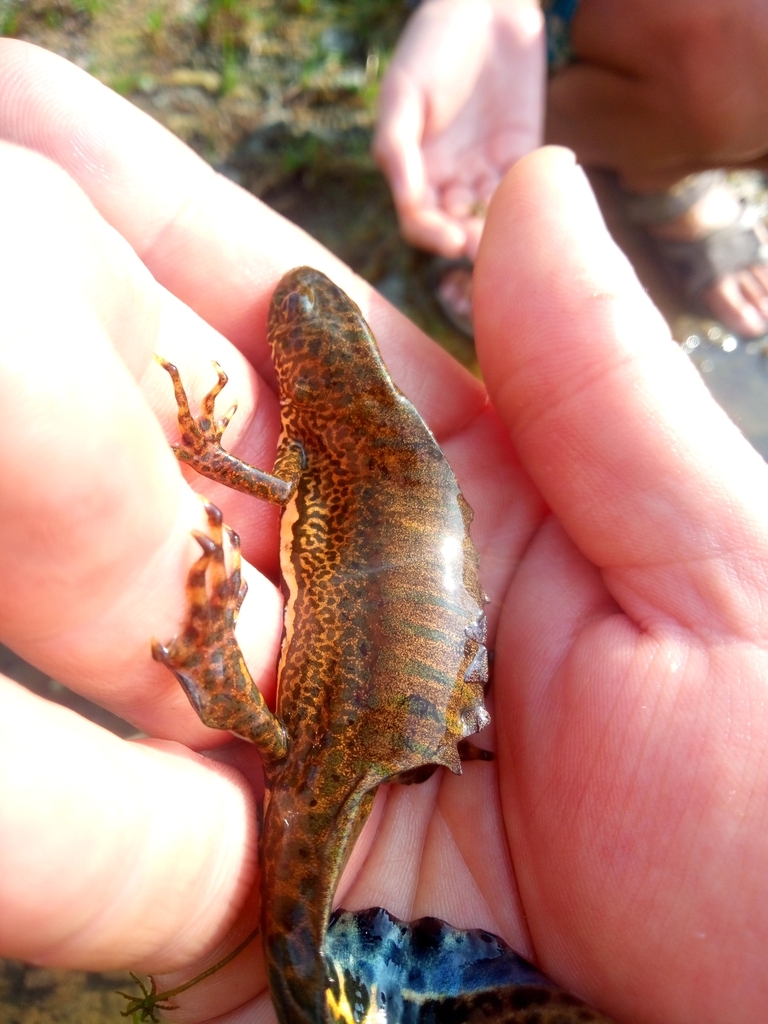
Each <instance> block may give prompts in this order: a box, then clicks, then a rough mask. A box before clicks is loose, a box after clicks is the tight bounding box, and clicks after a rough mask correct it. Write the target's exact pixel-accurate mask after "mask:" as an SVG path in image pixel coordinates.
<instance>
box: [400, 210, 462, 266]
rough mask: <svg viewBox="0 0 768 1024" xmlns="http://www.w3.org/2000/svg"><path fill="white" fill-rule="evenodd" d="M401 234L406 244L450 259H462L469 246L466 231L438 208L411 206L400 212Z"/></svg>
mask: <svg viewBox="0 0 768 1024" xmlns="http://www.w3.org/2000/svg"><path fill="white" fill-rule="evenodd" d="M398 217H399V220H400V232H401V234H402V236H403V238H404V239H405V240H406V242H410V244H411V245H414V246H416V248H418V249H426V250H427V252H435V253H439V254H440V255H441V256H445V257H447V258H449V259H453V258H454V257H456V256H461V255H462V253H463V252H464V248H465V246H466V231H465V230H464V227H463V226H462V224H461V223H460V222H459V221H457V220H456V219H455V218H454V217H453V216H452V215H451V214H449V213H445V212H444V211H443V210H441V209H439V208H438V207H431V206H430V207H425V206H420V207H418V208H417V207H411V208H410V209H402V210H398Z"/></svg>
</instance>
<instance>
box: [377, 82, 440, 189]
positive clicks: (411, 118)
mask: <svg viewBox="0 0 768 1024" xmlns="http://www.w3.org/2000/svg"><path fill="white" fill-rule="evenodd" d="M423 133H424V96H423V94H422V93H421V92H419V90H418V89H417V88H416V85H415V84H414V83H413V82H412V81H411V79H410V78H409V77H408V76H407V75H405V74H403V73H402V72H401V71H399V70H398V69H396V68H395V69H393V71H392V73H391V74H388V75H387V77H386V78H385V79H384V82H383V83H382V86H381V93H380V94H379V109H378V122H377V125H376V133H375V135H374V139H373V155H374V156H375V158H376V160H377V162H378V164H379V166H380V167H381V169H382V171H383V172H384V174H385V175H386V178H387V180H388V182H389V187H390V188H391V189H392V194H393V196H394V200H395V205H396V206H397V207H398V209H400V208H401V207H404V208H409V207H412V206H417V205H418V204H419V203H420V202H423V199H424V195H425V192H426V187H427V184H426V175H425V168H424V154H423V152H422V149H421V139H422V135H423Z"/></svg>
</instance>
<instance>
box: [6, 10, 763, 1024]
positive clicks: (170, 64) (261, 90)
mask: <svg viewBox="0 0 768 1024" xmlns="http://www.w3.org/2000/svg"><path fill="white" fill-rule="evenodd" d="M411 6H413V5H412V4H410V3H408V2H406V0H282V2H274V0H273V2H269V0H0V34H4V35H10V36H15V37H17V38H20V39H26V40H28V41H30V42H34V43H37V44H38V45H40V46H44V47H46V48H47V49H50V50H52V51H54V52H56V53H59V54H61V55H62V56H64V57H66V58H68V59H69V60H72V61H74V62H75V63H76V64H78V65H79V66H80V67H82V68H84V69H85V70H86V71H88V72H90V73H91V74H93V75H95V76H96V77H97V78H99V79H100V80H101V81H103V82H104V83H105V84H107V85H109V86H110V87H111V88H113V89H115V90H116V91H117V92H119V93H121V94H123V95H124V96H126V97H127V98H128V99H129V100H130V101H131V102H133V103H135V104H136V105H137V106H139V107H141V108H142V109H143V110H145V111H147V113H149V114H150V115H151V116H153V117H154V118H156V119H157V120H158V121H160V122H161V123H162V124H164V125H165V126H166V127H168V128H169V129H170V130H171V131H173V132H174V133H175V134H177V135H178V136H180V137H181V138H182V139H183V140H184V141H185V142H187V143H188V144H189V145H190V146H191V147H192V148H193V149H195V150H196V151H197V152H198V153H199V154H200V155H201V156H203V157H204V158H205V159H207V160H209V161H210V162H211V163H212V164H214V165H215V166H216V167H217V168H219V169H220V170H221V171H222V172H223V173H225V174H227V175H228V176H230V177H231V178H233V179H234V180H236V181H238V182H239V183H240V184H242V185H243V186H244V187H246V188H248V189H249V190H250V191H252V192H253V193H255V194H256V195H257V196H259V197H260V198H262V199H263V200H264V201H265V202H267V203H268V204H269V205H271V206H272V207H274V208H275V209H276V210H278V211H279V212H280V213H282V214H284V215H285V216H286V217H288V218H289V219H291V220H293V221H295V222H296V223H298V224H300V225H301V226H302V227H303V228H305V229H306V230H307V231H308V232H309V233H310V234H312V235H314V236H315V237H317V238H319V239H320V240H321V241H322V242H323V243H324V244H325V245H326V246H328V248H330V249H332V250H333V251H334V252H335V253H337V254H338V255H339V256H341V258H342V259H344V260H345V261H346V262H347V263H349V264H350V265H351V266H352V267H353V268H354V269H355V270H357V272H358V273H360V274H361V275H362V276H363V277H365V278H366V279H367V280H369V281H370V282H371V283H372V284H374V285H375V286H376V287H377V288H378V289H379V290H380V291H381V292H383V293H384V294H385V295H386V297H387V298H388V299H389V300H390V301H391V302H393V303H395V304H396V305H397V306H399V307H400V308H401V309H403V310H404V311H405V312H406V313H407V314H408V315H409V316H410V317H411V318H412V319H413V320H415V321H416V322H417V323H418V324H419V325H420V326H421V327H422V328H423V329H424V330H425V331H426V332H427V333H428V334H430V335H432V337H434V338H436V339H437V340H438V341H439V342H440V343H441V344H443V345H444V346H445V347H446V348H447V349H448V350H449V351H451V352H452V353H453V354H454V355H455V356H456V357H457V358H458V359H459V360H460V361H461V362H463V363H464V364H465V365H466V366H468V367H469V368H470V369H472V370H473V371H474V372H476V370H477V366H476V362H475V355H474V349H473V346H472V344H471V342H470V341H468V340H467V339H466V338H464V337H463V336H462V335H460V334H458V333H457V332H456V331H454V330H453V329H452V328H451V327H450V326H449V325H448V324H447V323H446V322H445V321H444V320H443V318H442V316H441V314H440V312H439V309H438V307H437V305H436V303H435V301H434V299H433V297H432V294H431V291H430V287H429V280H428V278H429V263H430V257H429V256H428V255H427V254H424V253H420V252H418V251H416V250H414V249H411V248H410V247H409V246H407V245H405V244H404V243H403V242H402V241H401V239H400V236H399V233H398V231H397V221H396V218H395V214H394V209H393V207H392V203H391V200H390V196H389V191H388V188H387V186H386V183H385V182H384V180H383V178H382V177H381V175H380V174H379V173H378V171H377V169H376V167H375V165H374V163H373V161H372V159H371V157H370V153H369V147H370V139H371V134H372V127H373V121H374V106H375V98H376V92H377V86H378V81H379V79H380V76H381V73H382V70H383V68H384V67H385V66H386V62H387V60H388V58H389V55H390V53H391V51H392V47H393V46H394V43H395V40H396V39H397V36H398V34H399V32H400V30H401V28H402V26H403V24H404V23H405V20H406V18H407V17H408V15H409V13H410V7H411ZM734 182H735V184H736V185H737V187H739V188H740V189H741V190H742V191H743V193H744V194H745V195H746V196H748V197H749V198H750V199H751V200H752V201H755V202H760V203H763V205H764V206H766V207H767V208H768V197H767V195H766V190H765V182H764V181H763V179H762V178H761V177H760V176H759V175H741V176H736V178H735V179H734ZM593 183H594V184H595V186H596V189H597V191H598V194H599V196H600V198H601V202H602V204H603V208H604V211H605V213H606V217H607V219H608V222H609V225H610V226H611V228H612V230H613V231H614V234H616V236H617V238H619V240H620V241H621V243H622V244H623V245H624V246H625V248H626V249H627V250H628V251H629V252H630V254H631V256H632V258H633V260H634V262H635V264H636V266H637V269H638V272H639V273H640V275H641V278H642V280H643V282H644V284H645V285H646V287H647V288H648V289H649V291H650V292H651V294H652V296H653V298H654V299H655V301H656V302H657V303H658V304H659V306H660V307H661V309H662V310H663V312H664V313H665V315H666V316H667V318H668V319H669V321H670V324H671V325H672V328H673V331H674V333H675V337H676V338H677V339H678V341H680V342H681V344H683V346H684V348H685V350H686V351H688V352H689V354H690V355H691V357H692V358H693V359H694V360H695V361H696V363H697V365H698V366H699V368H700V370H701V371H702V373H703V375H704V377H705V379H706V380H707V382H708V383H709V385H710V387H711V388H712V390H713V393H714V394H715V396H716V397H717V398H718V400H719V401H721V403H722V404H723V405H724V406H725V407H726V409H727V410H728V411H729V413H730V414H731V416H732V417H733V418H734V419H735V420H736V421H737V422H738V423H739V424H740V426H741V427H742V429H743V430H744V432H745V433H746V434H747V436H748V437H749V438H750V440H751V441H752V442H753V444H755V446H756V447H757V448H758V449H759V450H760V451H761V452H762V454H763V455H765V456H768V415H767V414H766V410H768V401H767V399H768V361H767V360H766V358H765V355H764V344H763V342H762V341H758V342H751V343H749V344H744V343H742V342H741V341H740V340H739V339H737V338H734V337H733V336H732V335H730V334H729V332H727V331H725V330H723V328H722V327H721V326H720V325H718V324H716V323H714V322H712V321H706V320H702V319H701V318H698V317H696V316H694V315H693V314H692V313H691V312H690V311H689V310H686V309H684V308H682V307H681V306H680V305H679V303H678V302H677V301H676V300H675V297H674V296H673V295H671V294H670V293H669V292H668V290H667V284H666V282H665V280H664V279H663V277H662V275H661V274H660V273H659V272H658V271H657V269H656V268H655V267H654V265H653V262H652V261H651V260H650V259H649V257H648V254H647V253H646V252H645V250H644V248H643V244H642V241H641V240H640V239H639V238H638V237H637V236H635V235H633V233H632V231H631V229H629V228H627V227H626V225H624V224H623V223H622V220H621V217H620V216H619V213H618V210H617V209H616V204H615V201H614V200H613V198H612V195H611V190H610V187H608V186H607V183H606V181H605V180H604V179H601V177H600V176H599V175H597V176H593ZM0 671H2V672H4V673H5V674H7V675H10V676H11V677H12V678H16V679H17V680H18V681H19V682H22V683H24V685H26V686H29V687H30V688H31V689H32V690H34V691H35V692H37V693H38V694H40V695H41V696H44V697H46V698H48V699H53V700H57V701H59V702H61V703H64V704H66V705H67V706H69V707H72V708H74V710H76V711H78V712H79V713H81V714H84V715H86V716H87V717H93V718H94V720H96V721H98V722H99V723H100V724H102V725H104V726H105V727H106V728H111V729H113V730H114V731H116V732H117V733H118V734H119V735H122V736H128V735H130V734H131V732H132V731H133V730H132V728H131V726H129V725H127V724H126V723H124V722H120V720H119V719H115V718H114V716H111V715H108V714H107V713H105V712H102V711H100V709H96V708H94V707H93V706H92V705H89V704H88V702H86V701H83V700H82V699H81V698H79V697H77V696H76V695H74V694H72V693H71V692H70V691H68V690H65V689H64V688H63V687H61V686H60V685H59V684H57V683H56V682H54V681H53V680H50V679H48V678H47V677H45V676H43V675H42V674H41V673H39V672H37V671H36V670H35V669H32V668H31V667H30V666H27V665H25V664H24V663H23V662H20V661H19V659H17V658H16V657H15V656H14V655H12V654H11V652H9V651H6V650H4V649H1V648H0ZM131 986H132V983H131V982H130V980H128V979H127V976H126V975H124V974H122V973H119V972H118V973H115V974H108V975H96V974H88V973H85V972H66V971H51V970H47V969H41V968H35V967H27V966H24V965H22V964H19V963H17V962H14V961H5V962H4V963H3V962H2V961H0V1024H56V1022H64V1021H67V1022H69V1021H72V1022H78V1024H97V1022H102V1021H110V1022H115V1021H116V1020H117V1019H118V1011H119V1009H120V1008H121V1007H122V1006H123V1005H124V1003H123V1001H122V1000H121V999H120V997H118V996H115V995H114V994H113V992H112V990H113V989H114V988H124V989H128V990H130V989H131Z"/></svg>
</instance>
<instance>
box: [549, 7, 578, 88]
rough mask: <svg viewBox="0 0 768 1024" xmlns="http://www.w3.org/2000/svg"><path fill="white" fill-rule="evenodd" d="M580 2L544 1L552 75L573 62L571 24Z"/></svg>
mask: <svg viewBox="0 0 768 1024" xmlns="http://www.w3.org/2000/svg"><path fill="white" fill-rule="evenodd" d="M578 6H579V0H542V5H541V7H542V11H543V12H544V21H545V24H546V28H547V65H548V66H549V70H550V73H551V72H553V71H558V70H559V69H560V68H562V67H564V66H565V65H566V64H570V62H571V61H572V60H573V49H572V48H571V22H572V21H573V16H574V14H575V13H576V9H577V7H578Z"/></svg>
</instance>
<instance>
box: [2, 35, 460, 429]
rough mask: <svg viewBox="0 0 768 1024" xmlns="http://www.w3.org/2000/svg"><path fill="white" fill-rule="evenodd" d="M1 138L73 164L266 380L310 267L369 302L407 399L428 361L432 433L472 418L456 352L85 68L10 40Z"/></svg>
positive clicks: (142, 251)
mask: <svg viewBox="0 0 768 1024" xmlns="http://www.w3.org/2000/svg"><path fill="white" fill-rule="evenodd" d="M0 138H5V139H8V140H9V141H13V142H17V143H19V144H20V145H23V146H26V147H28V148H30V149H36V150H38V151H39V152H41V153H44V154H45V155H46V156H48V157H49V158H50V159H52V160H54V161H55V162H56V163H58V164H59V165H60V166H61V167H63V168H64V169H65V170H66V171H67V173H68V174H70V175H71V176H72V177H73V178H74V179H75V181H77V182H78V183H79V185H80V186H81V188H82V189H83V191H84V192H85V193H86V195H88V197H89V198H90V200H91V202H92V203H93V204H94V206H95V207H96V208H97V209H98V210H99V212H100V213H101V215H102V216H103V218H104V219H105V220H106V221H107V222H108V223H109V224H111V225H112V226H113V227H115V228H116V229H117V230H118V232H119V233H120V234H121V235H122V236H123V237H124V238H125V239H126V240H127V241H128V242H129V243H130V245H131V247H132V248H133V250H134V251H135V252H136V253H137V254H138V256H139V257H140V259H141V260H142V261H143V262H144V263H145V264H146V266H147V267H148V268H149V270H150V271H151V273H152V275H153V277H154V278H155V279H156V280H157V281H159V282H160V284H162V285H163V286H164V287H165V288H167V289H168V290H169V291H170V292H172V293H173V294H174V295H176V296H177V297H178V298H180V299H181V300H182V301H183V302H184V303H185V304H186V305H188V306H189V307H190V308H191V309H193V310H194V311H195V312H196V313H198V314H199V315H200V316H201V317H202V318H203V319H204V320H205V321H206V322H207V323H209V324H211V325H212V326H213V327H215V328H216V330H218V331H220V332H221V333H222V334H223V335H224V336H225V337H227V338H228V339H229V340H230V341H231V342H233V343H234V344H235V345H236V346H237V347H238V348H239V349H240V350H241V351H242V352H244V353H245V354H246V356H247V357H248V359H249V360H250V362H251V363H252V364H253V365H254V366H255V367H256V369H257V370H258V371H259V372H260V373H261V374H262V375H263V376H264V377H265V379H268V380H271V381H274V373H273V370H272V367H271V362H270V358H269V352H268V346H267V342H266V326H265V325H266V318H267V306H268V304H269V300H270V297H271V293H272V290H273V289H274V286H275V284H276V282H277V281H278V279H279V278H280V277H281V276H282V274H283V273H285V272H286V271H287V270H289V269H290V268H292V267H295V266H299V265H301V264H307V265H309V266H314V267H317V268H318V269H319V270H322V271H324V272H325V273H327V274H328V275H329V276H330V277H331V278H333V280H334V281H336V282H337V283H338V284H339V285H340V286H341V287H342V288H344V290H345V291H346V292H348V293H349V294H350V295H351V296H352V297H353V298H354V299H355V301H356V302H357V303H358V304H359V305H360V307H361V309H362V310H363V313H364V315H365V316H366V319H368V321H369V323H370V324H371V327H372V328H373V331H374V334H375V335H376V337H377V339H378V341H379V344H380V345H381V348H382V351H383V353H384V357H385V360H386V362H387V365H388V366H389V367H390V368H391V369H392V371H393V375H394V378H395V380H396V382H397V383H398V385H399V386H400V387H402V388H403V390H405V391H406V393H408V392H407V387H405V386H404V383H403V382H404V381H406V382H407V379H408V376H409V373H411V370H410V366H411V365H412V364H413V363H414V362H417V361H419V360H421V359H423V360H425V361H426V363H427V364H428V370H427V369H426V368H425V369H424V371H423V372H420V373H418V374H416V375H415V376H416V377H417V378H419V379H420V384H419V391H420V393H421V395H422V397H423V400H424V403H425V404H423V405H422V409H423V412H424V413H425V415H426V416H427V417H428V419H429V420H430V426H432V427H433V429H436V430H437V431H440V430H441V429H445V430H446V431H451V430H453V429H454V424H455V423H457V422H460V421H461V420H462V419H463V417H464V408H463V403H462V401H461V400H458V401H457V404H456V405H453V404H451V403H446V402H445V401H444V400H443V396H444V393H445V385H446V380H448V381H449V382H450V383H449V386H450V387H451V388H452V389H454V388H456V387H462V385H460V384H459V383H458V381H459V378H462V377H463V376H464V375H463V374H462V372H461V371H460V370H459V368H458V367H457V366H456V365H455V362H454V361H453V360H451V359H450V357H448V356H447V355H445V354H444V353H442V352H441V351H440V350H439V349H436V347H435V346H433V344H432V343H430V342H429V341H428V340H427V339H426V338H425V337H424V335H423V334H422V333H421V332H420V331H419V330H418V329H417V328H416V327H415V326H414V325H413V324H411V323H410V322H409V321H408V320H406V318H405V317H403V316H402V314H400V313H399V312H398V311H397V310H395V309H394V308H393V307H392V306H390V305H389V303H387V302H386V301H385V300H384V299H383V298H382V297H381V296H380V295H379V294H378V293H377V292H376V291H375V290H374V289H373V288H371V287H370V286H369V285H367V284H366V283H365V282H363V281H362V280H361V279H360V278H358V277H357V276H356V275H355V274H353V273H352V272H351V271H350V270H349V268H348V267H346V266H345V265H344V264H343V263H342V262H341V261H340V260H338V259H337V258H336V257H335V256H332V255H331V254H330V253H329V252H328V250H326V249H325V248H324V247H323V246H321V245H320V244H319V243H318V242H315V241H314V240H313V239H311V238H310V237H309V236H308V235H306V234H305V233H304V232H303V231H301V230H300V229H299V228H297V227H296V226H295V225H293V224H291V223H289V222H288V221H286V220H284V219H283V218H282V217H280V216H279V215H278V214H276V213H274V211H272V210H270V209H269V208H268V207H267V206H265V205H264V204H263V203H260V202H259V201H258V200H257V199H255V198H254V197H253V196H251V195H249V194H248V193H247V192H245V191H244V190H243V189H241V188H239V187H238V186H236V185H235V184H233V183H232V182H231V181H229V180H228V179H227V178H225V177H223V176H221V175H218V174H215V173H214V172H213V170H212V169H211V168H210V167H209V166H208V165H207V164H206V163H204V162H203V161H202V160H201V159H200V158H199V157H198V156H197V155H196V154H195V153H193V152H192V151H191V150H190V149H189V148H188V147H187V146H185V145H184V144H183V143H181V142H180V141H179V140H178V139H176V138H175V137H174V136H173V135H171V134H170V132H168V131H166V130H165V129H164V128H163V127H161V126H160V125H159V124H158V123H157V122H156V121H153V120H152V118H150V117H148V116H147V115H146V114H144V113H143V112H142V111H140V110H138V109H137V108H136V107H134V106H133V105H132V104H130V103H128V102H127V101H126V100H124V99H123V98H122V97H120V96H117V95H116V94H115V93H113V92H112V91H111V90H109V89H107V88H106V87H105V86H103V85H101V84H100V83H99V82H97V81H96V80H95V79H93V78H91V77H90V76H89V75H87V74H85V73H84V72H83V71H81V70H80V69H79V68H77V67H75V66H74V65H72V64H70V63H69V62H67V61H65V60H63V59H62V58H60V57H58V56H56V55H55V54H52V53H49V52H47V51H45V50H42V49H40V48H38V47H35V46H31V45H30V44H28V43H23V42H21V41H18V40H13V39H0ZM73 139H76V140H77V142H76V144H75V145H73ZM467 384H470V382H469V381H467ZM467 384H465V385H463V387H464V388H465V389H466V387H467ZM469 390H470V392H472V391H475V392H477V389H476V387H474V386H472V385H470V389H469ZM409 397H411V398H412V397H413V396H410V395H409ZM457 414H458V415H457ZM443 425H444V426H443Z"/></svg>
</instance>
